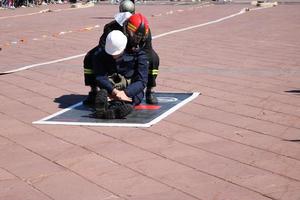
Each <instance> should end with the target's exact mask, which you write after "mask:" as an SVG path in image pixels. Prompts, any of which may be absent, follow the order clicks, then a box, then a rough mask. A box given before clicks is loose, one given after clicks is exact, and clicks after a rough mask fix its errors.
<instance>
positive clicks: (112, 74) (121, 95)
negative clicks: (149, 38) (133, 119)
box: [92, 30, 149, 119]
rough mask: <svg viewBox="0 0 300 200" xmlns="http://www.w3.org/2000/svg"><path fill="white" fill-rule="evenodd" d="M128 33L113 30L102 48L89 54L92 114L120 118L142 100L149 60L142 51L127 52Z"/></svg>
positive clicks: (107, 117)
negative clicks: (94, 85) (92, 79)
mask: <svg viewBox="0 0 300 200" xmlns="http://www.w3.org/2000/svg"><path fill="white" fill-rule="evenodd" d="M126 45H127V37H126V36H125V35H124V34H123V33H122V32H121V31H118V30H114V31H112V32H110V33H109V34H108V36H107V37H106V43H105V47H104V48H99V49H98V50H97V51H96V52H95V53H94V54H93V56H92V65H93V71H94V73H95V77H96V83H97V87H99V88H100V91H98V92H97V94H96V98H95V117H97V118H105V119H122V118H125V117H126V116H127V115H128V114H129V113H131V112H132V110H133V106H135V105H138V104H140V103H141V101H142V99H143V98H144V89H145V88H146V85H147V81H148V65H149V63H148V60H147V56H146V54H145V52H144V51H137V52H135V53H132V52H130V53H129V52H127V50H126V49H125V48H126Z"/></svg>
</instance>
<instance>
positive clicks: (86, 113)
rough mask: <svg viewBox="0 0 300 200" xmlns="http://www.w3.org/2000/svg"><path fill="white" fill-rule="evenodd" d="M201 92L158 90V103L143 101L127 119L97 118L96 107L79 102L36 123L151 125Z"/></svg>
mask: <svg viewBox="0 0 300 200" xmlns="http://www.w3.org/2000/svg"><path fill="white" fill-rule="evenodd" d="M199 94H200V93H198V92H194V93H170V92H168V93H162V92H157V93H156V96H157V99H158V105H148V104H146V103H145V102H142V103H141V104H140V105H138V106H136V107H135V109H134V111H133V112H132V113H130V114H129V115H128V116H127V117H126V119H96V118H94V117H93V116H92V114H93V112H94V109H93V108H90V107H88V106H85V105H83V104H82V102H79V103H77V104H75V105H73V106H70V107H69V108H66V109H64V110H61V111H59V112H57V113H55V114H53V115H50V116H48V117H45V118H43V119H41V120H39V121H35V122H33V123H34V124H54V125H56V124H63V125H80V126H82V125H87V126H128V127H150V126H151V125H153V124H155V123H157V122H159V121H160V120H161V119H163V118H165V117H166V116H168V115H169V114H171V113H172V112H174V111H175V110H177V109H178V108H180V107H181V106H183V105H184V104H186V103H188V102H189V101H191V100H193V99H194V98H196V97H197V96H198V95H199Z"/></svg>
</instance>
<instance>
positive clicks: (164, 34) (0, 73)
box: [0, 7, 268, 75]
mask: <svg viewBox="0 0 300 200" xmlns="http://www.w3.org/2000/svg"><path fill="white" fill-rule="evenodd" d="M265 8H268V7H265ZM260 9H264V7H262V8H254V9H251V10H260ZM245 12H246V9H245V8H244V9H242V10H241V11H239V12H238V13H235V14H232V15H229V16H226V17H222V18H220V19H217V20H213V21H210V22H206V23H202V24H198V25H194V26H189V27H186V28H181V29H177V30H173V31H169V32H166V33H162V34H159V35H156V36H153V37H152V38H153V39H157V38H160V37H164V36H167V35H171V34H174V33H179V32H183V31H187V30H191V29H195V28H199V27H203V26H207V25H211V24H215V23H218V22H222V21H225V20H227V19H230V18H233V17H236V16H239V15H241V14H244V13H245ZM84 55H85V53H84V54H79V55H75V56H70V57H66V58H62V59H57V60H52V61H48V62H43V63H37V64H33V65H27V66H25V67H21V68H18V69H14V70H10V71H6V72H0V75H4V74H10V73H14V72H19V71H22V70H26V69H30V68H34V67H38V66H43V65H49V64H53V63H58V62H63V61H67V60H72V59H74V58H79V57H83V56H84Z"/></svg>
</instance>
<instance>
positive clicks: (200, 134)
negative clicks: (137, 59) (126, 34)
mask: <svg viewBox="0 0 300 200" xmlns="http://www.w3.org/2000/svg"><path fill="white" fill-rule="evenodd" d="M245 7H251V6H250V4H232V5H210V6H208V5H207V6H200V4H194V5H174V4H173V5H171V4H169V5H159V4H154V5H152V4H151V5H150V4H148V5H139V6H138V7H137V10H138V11H141V12H143V13H144V14H145V15H146V16H148V18H149V21H150V24H151V27H152V32H153V36H155V37H157V36H159V35H160V34H163V33H167V32H169V31H173V30H178V29H181V28H186V27H190V26H194V25H199V24H203V23H206V22H210V21H214V20H217V19H220V18H223V17H226V16H229V15H232V14H235V13H238V12H239V11H240V10H241V9H243V8H245ZM46 8H47V7H39V8H26V9H16V10H0V32H1V38H0V46H1V47H2V51H0V59H1V63H0V71H2V72H3V71H8V70H13V69H17V68H21V67H25V66H28V65H33V64H39V63H44V62H48V61H53V60H57V59H61V58H66V57H70V56H74V55H80V54H83V53H85V52H86V51H87V50H89V49H91V48H92V47H93V46H94V45H96V44H97V42H98V38H99V35H100V33H101V31H102V28H103V25H104V24H105V23H107V22H108V21H110V20H111V17H112V16H113V14H114V13H115V12H116V11H117V6H112V5H104V4H103V5H97V6H95V7H92V8H85V9H68V8H69V5H56V6H51V7H48V8H50V9H51V10H52V11H53V12H46V13H39V14H34V15H29V13H34V12H39V11H41V10H45V9H46ZM58 9H59V10H58ZM299 9H300V4H293V5H288V4H285V5H279V6H277V7H274V8H267V9H261V10H251V11H250V12H246V13H244V14H241V15H238V16H236V17H233V18H230V19H227V20H225V21H221V22H219V23H214V24H211V25H207V26H201V27H198V28H194V29H190V30H186V31H182V32H173V33H172V34H170V35H166V36H161V37H157V38H155V39H154V41H153V43H154V47H155V49H156V50H157V52H158V53H159V55H160V58H161V67H160V74H159V78H158V87H157V89H156V90H157V91H180V92H182V91H188V92H190V91H198V92H201V93H202V95H201V96H199V97H198V98H196V99H195V100H193V101H192V102H190V103H188V104H187V105H185V106H184V107H182V108H180V109H179V110H178V111H176V112H175V113H173V114H171V115H170V116H168V117H167V118H165V119H164V120H162V121H161V122H159V123H158V124H155V125H153V126H152V127H150V128H112V127H88V126H63V125H56V126H55V125H33V124H32V122H33V121H36V120H39V119H41V118H43V117H45V116H48V115H50V114H53V113H54V112H57V111H59V110H61V109H63V107H65V106H66V105H61V104H60V103H59V102H60V101H59V100H60V99H62V98H70V101H69V105H71V104H73V103H76V101H79V100H80V99H82V98H84V96H83V95H86V94H87V92H88V88H87V87H85V86H84V85H83V76H82V74H83V70H82V59H83V57H82V56H79V57H78V58H75V59H70V60H66V61H63V62H57V63H52V64H46V65H40V66H37V67H35V68H31V69H28V70H25V71H20V72H16V73H13V74H9V75H2V76H0V102H1V104H0V199H1V200H20V199H22V200H100V199H101V200H109V199H124V200H195V199H198V200H200V199H201V200H271V199H272V200H300V142H299V141H300V91H299V90H300V78H299V77H300V56H299V55H300V39H299V35H300V26H299V21H300V12H299ZM97 25H98V26H97ZM91 27H92V28H91ZM70 31H72V32H70ZM61 32H64V34H63V33H61ZM59 33H61V35H59ZM288 91H289V92H288ZM72 97H73V98H72ZM74 99H75V100H74Z"/></svg>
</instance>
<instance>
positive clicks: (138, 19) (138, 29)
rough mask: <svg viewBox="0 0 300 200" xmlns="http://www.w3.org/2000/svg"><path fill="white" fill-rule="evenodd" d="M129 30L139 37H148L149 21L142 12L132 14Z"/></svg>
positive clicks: (128, 25) (129, 20) (128, 24)
mask: <svg viewBox="0 0 300 200" xmlns="http://www.w3.org/2000/svg"><path fill="white" fill-rule="evenodd" d="M127 30H128V31H131V32H133V33H134V34H135V35H137V36H139V37H146V36H147V34H148V32H149V23H148V20H147V18H146V17H145V16H143V15H142V14H141V13H136V14H134V15H131V17H130V18H129V19H128V23H127Z"/></svg>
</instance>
